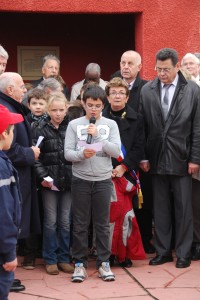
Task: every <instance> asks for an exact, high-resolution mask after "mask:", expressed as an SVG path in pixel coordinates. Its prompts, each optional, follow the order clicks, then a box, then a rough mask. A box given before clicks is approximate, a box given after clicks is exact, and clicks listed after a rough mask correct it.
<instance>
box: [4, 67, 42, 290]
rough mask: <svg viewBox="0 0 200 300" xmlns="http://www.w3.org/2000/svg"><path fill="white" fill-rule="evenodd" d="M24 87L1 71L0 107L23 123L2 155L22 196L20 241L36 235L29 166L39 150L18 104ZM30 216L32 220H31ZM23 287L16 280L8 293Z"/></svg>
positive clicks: (15, 76) (15, 75)
mask: <svg viewBox="0 0 200 300" xmlns="http://www.w3.org/2000/svg"><path fill="white" fill-rule="evenodd" d="M25 92H26V88H25V85H24V82H23V79H22V77H21V76H20V75H19V74H18V73H12V72H5V73H3V74H2V75H0V104H2V105H3V106H5V107H7V108H8V109H9V111H11V112H13V113H18V114H21V115H22V116H23V117H24V121H23V122H21V123H19V124H17V125H16V126H15V128H14V136H13V142H12V145H11V147H10V149H9V150H8V151H6V155H7V156H8V157H9V159H10V160H11V162H12V163H13V165H14V167H15V168H16V169H17V171H18V175H19V186H20V192H21V195H22V215H21V224H20V229H21V231H20V235H19V238H20V239H24V238H28V237H29V234H30V231H32V232H35V233H39V232H40V220H39V211H38V202H37V198H36V186H35V185H34V176H33V166H34V163H35V160H37V159H38V157H39V154H40V149H39V148H38V147H34V146H32V139H31V128H30V125H29V123H28V122H27V121H26V118H25V109H26V108H25V107H24V106H23V105H22V104H21V101H22V98H23V96H24V93H25ZM31 216H32V218H31ZM24 289H25V287H24V286H23V285H21V284H20V281H19V280H16V281H15V282H14V284H13V286H12V287H11V291H22V290H24Z"/></svg>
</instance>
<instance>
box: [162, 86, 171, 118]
mask: <svg viewBox="0 0 200 300" xmlns="http://www.w3.org/2000/svg"><path fill="white" fill-rule="evenodd" d="M170 86H171V84H165V85H164V88H165V94H164V97H163V101H162V109H163V114H164V118H165V120H166V118H167V114H168V110H169V88H170Z"/></svg>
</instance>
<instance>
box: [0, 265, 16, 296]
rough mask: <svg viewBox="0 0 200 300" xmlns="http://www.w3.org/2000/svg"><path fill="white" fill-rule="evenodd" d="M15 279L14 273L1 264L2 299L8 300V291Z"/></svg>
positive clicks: (0, 284)
mask: <svg viewBox="0 0 200 300" xmlns="http://www.w3.org/2000/svg"><path fill="white" fill-rule="evenodd" d="M13 280H14V273H13V272H7V271H5V270H4V268H3V267H2V266H0V300H8V293H9V290H10V287H11V285H12V283H13Z"/></svg>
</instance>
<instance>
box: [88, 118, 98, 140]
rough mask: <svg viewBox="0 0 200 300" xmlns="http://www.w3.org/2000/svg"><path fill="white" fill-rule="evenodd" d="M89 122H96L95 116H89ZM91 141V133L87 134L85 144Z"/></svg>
mask: <svg viewBox="0 0 200 300" xmlns="http://www.w3.org/2000/svg"><path fill="white" fill-rule="evenodd" d="M90 123H91V124H95V123H96V119H95V117H91V118H90ZM91 142H92V135H91V134H88V137H87V141H86V143H87V144H91Z"/></svg>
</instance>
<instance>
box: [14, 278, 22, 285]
mask: <svg viewBox="0 0 200 300" xmlns="http://www.w3.org/2000/svg"><path fill="white" fill-rule="evenodd" d="M14 284H15V285H20V284H21V280H19V279H14V281H13V285H14Z"/></svg>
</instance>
